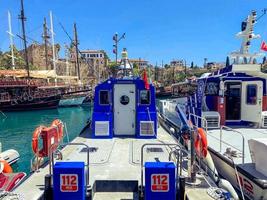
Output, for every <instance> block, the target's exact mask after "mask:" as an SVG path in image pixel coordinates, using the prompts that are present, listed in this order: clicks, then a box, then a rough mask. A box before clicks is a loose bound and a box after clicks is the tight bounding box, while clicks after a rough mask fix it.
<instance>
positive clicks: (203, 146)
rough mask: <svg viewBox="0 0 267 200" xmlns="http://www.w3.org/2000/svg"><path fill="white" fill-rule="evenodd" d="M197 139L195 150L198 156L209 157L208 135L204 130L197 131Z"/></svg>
mask: <svg viewBox="0 0 267 200" xmlns="http://www.w3.org/2000/svg"><path fill="white" fill-rule="evenodd" d="M197 132H198V134H197V137H196V139H195V149H196V153H197V155H198V156H204V157H206V156H207V153H208V141H207V137H206V133H205V131H204V129H203V128H198V129H197Z"/></svg>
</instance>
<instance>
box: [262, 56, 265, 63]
mask: <svg viewBox="0 0 267 200" xmlns="http://www.w3.org/2000/svg"><path fill="white" fill-rule="evenodd" d="M265 63H266V56H264V57H263V59H262V64H265Z"/></svg>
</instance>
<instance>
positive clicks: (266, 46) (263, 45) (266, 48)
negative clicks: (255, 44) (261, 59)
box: [261, 42, 267, 51]
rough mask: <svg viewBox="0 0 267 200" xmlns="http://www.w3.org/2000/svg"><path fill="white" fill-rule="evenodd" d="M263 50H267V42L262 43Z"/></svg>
mask: <svg viewBox="0 0 267 200" xmlns="http://www.w3.org/2000/svg"><path fill="white" fill-rule="evenodd" d="M261 50H263V51H267V44H266V43H265V42H262V43H261Z"/></svg>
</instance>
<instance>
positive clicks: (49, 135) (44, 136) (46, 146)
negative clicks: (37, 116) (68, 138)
mask: <svg viewBox="0 0 267 200" xmlns="http://www.w3.org/2000/svg"><path fill="white" fill-rule="evenodd" d="M63 128H64V127H63V123H62V121H60V120H59V119H56V120H54V121H53V122H52V124H51V126H50V127H45V126H39V127H38V128H36V129H35V131H34V132H33V135H32V150H33V152H34V154H35V155H36V156H37V157H47V156H49V154H50V151H51V150H52V151H54V150H55V149H56V148H57V147H58V145H59V142H60V141H61V140H62V138H63ZM39 139H41V140H42V141H43V143H42V147H39Z"/></svg>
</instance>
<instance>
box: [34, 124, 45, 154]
mask: <svg viewBox="0 0 267 200" xmlns="http://www.w3.org/2000/svg"><path fill="white" fill-rule="evenodd" d="M43 128H44V126H39V127H38V128H36V129H35V131H34V132H33V135H32V150H33V152H34V153H35V154H41V151H39V145H38V143H39V141H38V140H39V136H40V134H41V132H42V130H43ZM40 156H41V155H40Z"/></svg>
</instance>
